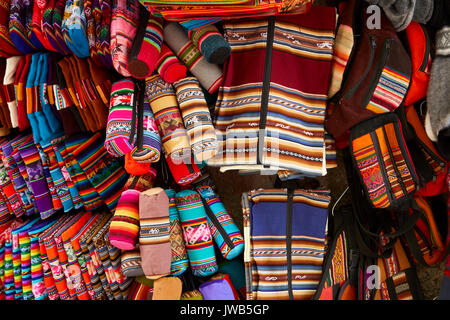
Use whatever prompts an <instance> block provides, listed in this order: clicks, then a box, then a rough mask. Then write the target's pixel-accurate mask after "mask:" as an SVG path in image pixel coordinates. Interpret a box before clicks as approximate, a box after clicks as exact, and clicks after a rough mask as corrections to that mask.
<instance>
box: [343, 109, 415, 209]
mask: <svg viewBox="0 0 450 320" xmlns="http://www.w3.org/2000/svg"><path fill="white" fill-rule="evenodd" d="M350 148H351V153H352V158H353V162H354V166H355V168H357V170H358V173H359V175H360V178H361V182H362V184H363V185H364V188H365V192H366V195H367V197H368V198H369V199H370V202H371V203H372V205H373V206H374V207H376V208H388V207H390V206H396V205H401V204H402V203H404V201H406V200H409V199H410V195H412V194H413V193H414V191H415V190H416V185H417V183H418V178H417V174H416V172H415V169H414V166H413V164H412V160H411V158H410V155H409V152H408V149H407V147H406V143H405V141H404V138H403V135H402V131H401V125H400V123H399V120H398V117H397V116H396V115H395V114H393V113H389V114H382V115H380V116H377V117H374V118H370V119H368V120H365V121H363V122H361V123H360V124H358V125H357V126H355V127H353V128H352V131H351V138H350Z"/></svg>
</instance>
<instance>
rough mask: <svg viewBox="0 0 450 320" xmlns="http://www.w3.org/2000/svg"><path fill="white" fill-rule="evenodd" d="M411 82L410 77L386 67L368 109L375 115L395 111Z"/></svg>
mask: <svg viewBox="0 0 450 320" xmlns="http://www.w3.org/2000/svg"><path fill="white" fill-rule="evenodd" d="M409 82H410V78H409V77H408V76H406V75H404V74H402V73H400V72H398V71H396V70H394V69H392V68H389V67H388V66H385V67H384V68H383V71H382V72H381V75H380V78H379V81H378V83H377V86H376V87H375V91H374V92H373V95H372V98H371V99H370V101H369V103H368V104H367V106H366V108H367V109H369V110H371V111H373V112H375V113H383V112H389V111H393V110H394V109H396V108H397V107H398V106H400V104H401V103H402V101H403V99H404V97H405V96H406V92H407V91H408V88H409Z"/></svg>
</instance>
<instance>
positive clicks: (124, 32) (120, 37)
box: [110, 0, 140, 77]
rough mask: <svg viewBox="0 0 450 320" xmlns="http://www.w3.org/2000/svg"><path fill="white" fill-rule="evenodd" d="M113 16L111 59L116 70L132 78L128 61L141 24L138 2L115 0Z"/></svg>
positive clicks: (113, 2)
mask: <svg viewBox="0 0 450 320" xmlns="http://www.w3.org/2000/svg"><path fill="white" fill-rule="evenodd" d="M111 9H112V15H111V41H110V48H111V57H112V63H113V65H114V68H115V69H116V70H117V72H119V73H120V74H121V75H123V76H124V77H130V76H131V74H130V72H129V71H128V59H129V55H130V51H131V47H132V45H133V39H134V37H135V35H136V31H137V26H138V24H139V9H140V6H139V2H138V1H137V0H133V1H126V0H113V1H112V7H111Z"/></svg>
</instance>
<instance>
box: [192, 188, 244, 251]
mask: <svg viewBox="0 0 450 320" xmlns="http://www.w3.org/2000/svg"><path fill="white" fill-rule="evenodd" d="M196 189H197V191H198V193H199V194H200V196H201V197H202V199H203V203H204V206H205V209H206V210H207V211H208V210H209V214H208V226H209V229H210V230H211V234H212V236H213V237H214V241H215V242H216V244H217V247H218V248H219V250H220V252H221V253H222V256H223V257H224V258H226V259H228V260H231V259H234V258H236V257H237V256H238V255H240V254H241V253H242V251H243V250H244V237H243V236H242V234H241V232H240V230H239V228H238V227H237V226H236V224H235V223H234V221H233V219H232V218H231V217H230V215H229V214H228V212H227V210H226V209H225V207H224V205H223V203H222V201H220V199H219V197H218V196H217V194H216V193H215V192H214V190H213V188H212V187H211V186H208V185H203V186H199V187H197V188H196Z"/></svg>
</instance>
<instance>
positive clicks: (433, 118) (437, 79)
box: [425, 26, 450, 141]
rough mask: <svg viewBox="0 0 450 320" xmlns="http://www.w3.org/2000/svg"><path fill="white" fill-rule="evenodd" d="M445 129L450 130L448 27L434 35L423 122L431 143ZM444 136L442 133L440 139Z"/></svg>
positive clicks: (449, 28)
mask: <svg viewBox="0 0 450 320" xmlns="http://www.w3.org/2000/svg"><path fill="white" fill-rule="evenodd" d="M447 128H450V26H446V27H444V28H442V29H441V30H439V31H438V32H437V34H436V57H435V58H434V60H433V62H432V65H431V75H430V83H429V85H428V92H427V115H426V121H425V130H426V132H427V135H428V137H429V138H430V139H431V140H432V141H437V140H438V135H439V132H440V131H442V130H446V129H447ZM446 132H447V131H446ZM446 135H447V134H445V133H442V134H441V137H445V136H446Z"/></svg>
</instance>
